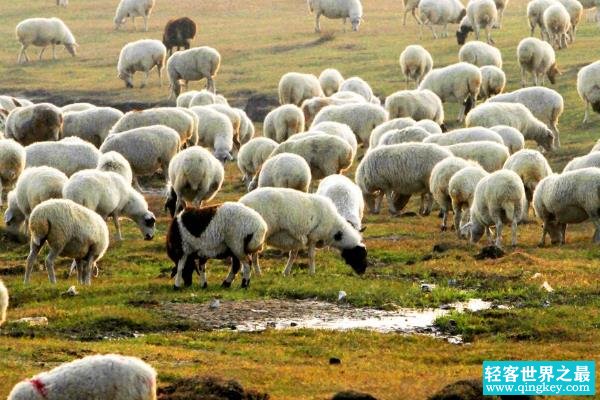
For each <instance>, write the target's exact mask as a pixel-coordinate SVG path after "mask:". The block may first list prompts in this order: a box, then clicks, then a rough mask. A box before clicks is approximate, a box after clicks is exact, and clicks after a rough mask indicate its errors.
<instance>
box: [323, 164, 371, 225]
mask: <svg viewBox="0 0 600 400" xmlns="http://www.w3.org/2000/svg"><path fill="white" fill-rule="evenodd" d="M316 194H318V195H321V196H325V197H328V198H329V199H331V201H332V202H333V205H334V206H335V208H336V209H337V211H338V213H339V214H340V215H341V216H342V217H343V218H345V219H346V221H348V222H349V223H350V225H352V227H353V228H354V229H356V230H357V231H358V232H364V230H365V229H366V227H363V226H362V219H363V214H364V209H365V202H364V199H363V196H362V192H361V190H360V188H359V187H358V186H357V185H356V184H355V183H354V182H352V180H350V179H349V178H347V177H345V176H344V175H329V176H328V177H327V178H325V179H323V180H322V181H321V183H319V187H318V188H317V193H316Z"/></svg>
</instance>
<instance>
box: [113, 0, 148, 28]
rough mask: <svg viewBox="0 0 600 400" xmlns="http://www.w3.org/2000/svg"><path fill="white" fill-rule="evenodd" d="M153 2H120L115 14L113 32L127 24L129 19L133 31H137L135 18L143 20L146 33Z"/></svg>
mask: <svg viewBox="0 0 600 400" xmlns="http://www.w3.org/2000/svg"><path fill="white" fill-rule="evenodd" d="M154 2H155V0H121V1H120V2H119V5H118V6H117V11H116V12H115V18H114V20H113V21H114V23H115V30H118V29H119V28H120V27H121V26H122V25H124V24H125V22H127V18H131V23H132V25H133V30H137V28H136V26H135V17H142V18H144V31H146V32H148V18H149V17H150V13H151V12H152V9H153V8H154Z"/></svg>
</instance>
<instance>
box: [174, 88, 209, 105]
mask: <svg viewBox="0 0 600 400" xmlns="http://www.w3.org/2000/svg"><path fill="white" fill-rule="evenodd" d="M201 92H205V93H206V94H207V95H206V96H205V97H206V102H205V103H203V104H197V105H199V106H204V105H207V104H214V102H215V95H214V94H213V93H211V92H209V91H208V90H206V89H202V90H188V91H187V92H183V93H181V94H180V95H179V96H177V99H176V101H175V104H176V105H177V107H182V108H188V107H189V106H190V102H191V101H192V99H193V98H194V97H195V96H196V95H197V94H199V93H201Z"/></svg>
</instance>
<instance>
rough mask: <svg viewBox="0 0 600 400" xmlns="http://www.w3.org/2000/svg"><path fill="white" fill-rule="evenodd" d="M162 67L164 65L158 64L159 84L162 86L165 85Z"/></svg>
mask: <svg viewBox="0 0 600 400" xmlns="http://www.w3.org/2000/svg"><path fill="white" fill-rule="evenodd" d="M162 68H163V67H162V65H157V66H156V72H157V73H158V84H159V85H160V87H163V81H162Z"/></svg>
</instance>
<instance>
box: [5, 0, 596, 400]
mask: <svg viewBox="0 0 600 400" xmlns="http://www.w3.org/2000/svg"><path fill="white" fill-rule="evenodd" d="M70 3H71V4H70V5H69V8H67V9H62V8H60V9H58V8H56V7H55V6H54V4H55V2H54V1H53V0H31V1H12V2H9V1H3V4H2V13H1V15H0V22H1V24H0V37H2V38H3V39H4V40H3V41H2V42H0V64H1V65H2V73H1V74H0V93H11V94H25V95H29V96H32V97H35V98H36V99H38V100H41V99H43V98H46V99H51V100H53V101H56V102H57V103H59V104H61V105H62V104H64V103H66V102H74V101H78V100H81V99H83V100H86V101H96V102H99V103H102V104H117V103H118V104H125V103H128V102H131V103H144V104H154V103H158V102H165V101H166V100H167V80H166V79H165V81H164V86H163V87H162V88H160V87H158V83H157V80H156V75H155V74H152V75H151V79H150V80H149V87H147V88H145V89H139V88H137V86H139V83H138V82H139V79H140V77H138V78H137V79H136V88H135V89H132V90H126V89H125V87H124V84H123V83H122V81H120V80H119V79H118V78H117V74H116V61H117V57H118V54H119V51H120V49H121V47H122V46H123V45H124V44H125V43H127V42H129V41H133V40H137V39H140V38H156V39H160V38H161V36H162V28H163V26H164V23H165V22H166V20H167V19H168V18H171V17H174V16H182V15H187V16H190V17H191V18H193V19H194V20H195V21H196V22H198V24H199V34H198V36H197V38H196V39H195V42H194V44H195V45H198V46H199V45H209V46H213V47H215V48H217V49H218V50H219V51H220V52H221V55H222V66H221V70H220V72H219V75H218V76H217V79H216V85H217V90H218V91H219V92H221V93H223V94H224V95H225V96H227V97H228V98H230V99H231V100H232V102H233V103H234V104H236V105H239V106H244V105H245V102H246V100H247V99H248V97H249V96H250V95H252V94H263V95H266V96H270V97H273V98H275V97H276V91H277V83H278V81H279V78H280V76H281V75H282V74H283V73H285V72H288V71H302V72H312V73H315V74H318V73H319V72H320V71H321V70H322V69H324V68H327V67H335V68H338V69H339V70H340V71H341V72H342V73H343V74H344V75H345V76H348V77H349V76H353V75H359V76H361V77H363V78H364V79H365V80H367V81H368V82H369V83H370V84H371V85H372V86H373V88H374V90H375V92H376V94H377V95H378V96H379V97H381V98H382V99H383V98H384V97H385V96H387V95H389V94H391V93H392V92H394V91H396V90H400V89H403V88H404V82H403V78H402V76H401V73H400V70H399V66H398V56H399V54H400V52H401V51H402V49H403V48H404V47H405V46H406V45H408V44H411V43H421V44H422V45H424V46H425V47H426V48H428V49H429V51H430V52H431V53H432V55H433V57H434V61H435V64H436V65H437V66H443V65H447V64H450V63H453V62H456V61H457V59H458V56H457V53H458V49H459V47H458V46H457V44H456V40H455V38H454V31H453V29H451V30H450V32H451V35H450V37H449V38H444V39H439V40H433V39H432V37H431V34H430V33H429V32H427V31H426V32H424V38H423V40H422V41H419V39H418V28H417V26H416V25H415V23H414V21H412V20H409V22H408V25H407V26H406V27H404V26H402V5H401V1H400V0H364V1H363V4H364V8H365V22H364V24H363V25H362V26H361V30H360V32H359V33H353V32H351V31H350V30H348V32H346V33H344V32H343V31H342V26H341V21H331V20H326V19H323V20H322V27H323V30H324V33H323V35H325V34H329V33H333V39H332V40H328V41H320V42H316V41H317V40H318V39H319V36H318V35H317V34H315V33H313V17H312V16H311V15H309V14H308V11H307V7H306V4H305V1H303V0H269V1H267V0H254V1H233V0H220V1H206V0H174V1H166V0H157V6H156V9H155V11H154V13H153V15H152V17H151V19H150V31H149V32H147V33H144V32H140V31H138V32H133V31H132V29H131V26H126V27H125V29H124V30H122V31H118V32H114V31H113V30H112V26H113V25H112V18H113V15H114V9H115V7H116V3H117V1H116V0H115V1H106V0H103V1H85V0H71V1H70ZM525 6H526V2H525V1H524V0H512V1H511V2H510V4H509V7H508V10H507V12H506V13H505V19H504V27H503V29H502V30H499V31H498V30H495V31H494V38H495V40H496V44H497V46H498V47H499V48H500V50H501V51H502V54H503V57H504V70H505V72H506V73H507V78H508V88H507V89H508V90H513V89H516V88H518V87H519V82H520V74H519V71H518V66H517V64H516V61H515V52H516V46H517V44H518V42H519V41H520V40H521V38H523V37H524V36H526V35H527V34H528V27H527V24H526V19H525ZM34 16H36V17H37V16H59V17H61V18H62V19H63V20H64V21H65V22H66V23H67V24H68V25H69V26H70V27H71V29H72V31H73V33H74V35H75V36H76V38H77V40H78V43H79V44H80V46H81V47H80V53H79V55H78V57H77V58H74V59H73V58H71V57H70V56H67V54H66V52H65V51H63V50H62V49H61V50H60V51H58V55H59V60H57V61H51V60H49V59H48V57H49V56H50V52H47V53H46V59H44V60H43V61H42V62H37V61H35V62H32V63H30V64H28V65H17V64H16V59H17V54H18V50H19V45H18V42H17V41H16V39H14V27H15V25H16V24H17V23H18V22H19V21H20V20H22V19H25V18H27V17H34ZM137 22H138V28H140V27H141V26H142V23H141V22H142V21H141V20H138V21H137ZM599 29H600V28H598V27H597V26H596V25H595V24H593V23H591V22H586V20H585V18H583V22H582V24H581V25H580V27H579V30H578V35H577V41H576V42H575V44H574V45H573V46H571V47H570V48H569V49H567V50H564V51H561V52H559V53H558V54H557V59H558V63H559V66H560V67H561V69H562V70H563V71H564V74H563V75H562V76H561V77H559V80H558V83H557V85H555V87H554V88H555V89H556V90H558V91H559V92H560V93H561V94H562V95H563V96H564V98H565V112H564V114H563V117H562V119H561V122H560V130H561V142H562V144H563V147H562V148H561V149H560V150H558V151H557V152H555V153H552V154H550V155H548V157H549V160H550V162H551V164H552V166H553V168H555V169H556V170H560V169H561V168H562V166H564V164H565V163H566V162H567V161H568V160H570V159H571V158H572V157H574V156H576V155H580V154H583V153H585V152H587V151H588V150H589V148H590V147H591V146H592V144H593V142H594V141H595V140H596V139H597V138H598V137H599V135H598V134H597V132H598V128H599V127H600V116H598V115H594V116H593V119H592V120H593V122H592V124H590V125H589V126H583V125H582V124H581V120H582V119H583V111H584V105H583V103H582V102H581V101H580V99H579V97H578V95H577V92H576V90H575V81H576V74H577V71H578V70H579V68H580V67H582V66H584V65H587V64H589V63H591V62H593V61H596V59H597V58H598V57H600V53H599V52H598V49H600V39H598V34H599ZM35 51H37V50H33V49H30V50H29V54H30V57H32V58H34V57H35V54H36V53H35ZM199 87H201V85H200V84H198V83H192V84H191V89H197V88H199ZM446 111H447V116H448V119H449V120H451V121H453V120H454V118H455V116H456V112H457V109H456V107H454V106H450V107H447V108H446ZM239 180H240V176H239V172H238V170H237V168H236V167H235V165H233V164H230V165H228V166H227V178H226V184H225V186H224V189H223V190H222V192H221V193H219V195H218V196H217V197H216V199H215V201H218V202H221V201H225V200H235V199H237V198H239V197H240V195H241V193H243V188H242V187H241V185H240V183H239ZM149 202H150V204H151V208H152V210H153V211H154V212H155V213H156V214H157V215H158V216H159V225H158V234H157V237H156V238H155V240H154V241H152V242H145V241H143V240H141V235H140V234H139V232H138V231H137V228H136V227H135V226H134V224H133V223H132V222H130V221H125V222H124V224H123V225H124V237H125V240H124V241H123V242H122V243H112V244H111V247H110V249H109V251H108V252H107V255H106V256H105V257H104V259H103V260H102V261H101V263H100V268H101V274H100V276H99V277H98V278H97V279H95V280H94V281H93V285H92V287H90V288H79V290H80V292H81V293H80V295H79V296H76V297H66V296H62V295H61V293H62V292H64V291H66V289H67V288H68V287H69V286H70V285H72V284H73V283H74V282H75V280H74V279H72V278H71V279H67V278H66V276H64V273H65V271H66V270H67V268H68V265H69V264H70V263H69V262H68V260H65V259H61V260H60V263H59V264H58V265H57V269H58V271H59V273H58V277H59V283H58V284H57V285H56V286H51V285H50V284H48V283H47V278H46V273H45V271H41V272H40V271H38V272H35V274H34V276H33V281H32V283H31V285H29V286H28V287H25V286H23V284H22V283H21V279H22V273H23V268H24V264H25V258H26V255H27V252H28V246H27V245H23V244H16V243H14V242H11V241H8V240H7V239H6V238H5V237H0V277H1V278H2V279H3V280H4V281H5V282H6V284H7V286H8V287H9V290H10V292H11V296H12V297H11V308H10V309H9V319H11V320H14V319H19V318H22V317H28V316H46V317H48V319H49V321H50V324H49V326H48V327H45V328H26V327H23V326H20V325H17V324H11V323H9V324H8V325H6V326H4V327H3V328H2V329H0V398H3V397H5V396H6V395H7V394H8V392H9V391H10V389H11V388H12V386H13V385H14V384H15V383H16V382H18V381H20V380H21V379H23V378H25V377H27V376H30V375H31V374H34V373H37V372H39V371H42V370H46V369H49V368H51V367H53V366H55V365H57V364H58V363H60V362H63V361H67V360H71V359H73V358H76V357H80V356H84V355H87V354H91V353H96V352H119V353H125V354H130V355H136V356H140V357H143V358H144V359H145V360H146V361H148V362H149V363H151V364H152V365H153V366H154V367H155V368H156V369H157V370H158V372H159V379H160V382H161V384H162V385H164V384H167V383H169V382H172V381H173V380H174V379H176V378H180V377H184V378H186V377H187V378H189V377H193V376H196V375H202V374H215V375H219V376H224V377H227V378H235V379H238V380H239V381H240V382H241V383H242V384H243V385H244V386H247V387H252V388H255V389H259V390H263V391H267V392H269V393H270V394H271V395H272V397H273V398H274V399H325V398H328V397H330V396H331V395H332V394H333V393H335V392H336V391H339V390H342V389H355V390H360V391H365V392H369V393H371V394H373V395H374V396H376V397H377V398H379V399H390V400H391V399H399V398H403V399H424V398H426V397H427V396H428V395H431V394H432V393H434V392H435V391H437V390H438V389H439V388H441V387H442V386H444V385H445V384H448V383H450V382H453V381H455V380H457V379H462V378H469V377H477V376H479V375H480V373H481V363H482V361H483V360H490V359H551V360H562V359H588V360H591V359H597V358H598V354H600V331H599V328H600V296H599V295H600V286H599V284H598V282H599V281H600V262H599V261H598V259H599V257H600V249H599V248H598V247H595V246H593V245H592V244H591V241H590V239H591V235H592V228H591V227H590V226H588V225H579V226H574V227H572V228H569V236H568V244H567V245H565V246H562V247H560V248H557V247H553V248H550V247H546V248H538V247H537V242H538V240H539V235H540V233H541V226H540V224H539V222H537V221H536V222H535V223H532V224H528V225H524V226H522V227H520V228H519V233H520V235H519V245H518V247H517V248H516V249H514V250H512V249H509V254H508V255H507V256H506V257H504V258H501V259H498V260H488V261H475V260H474V259H473V257H472V256H473V255H474V254H475V253H476V252H478V250H479V246H469V245H467V244H465V243H463V242H458V241H457V240H456V239H455V236H454V233H453V232H444V233H441V232H440V231H439V223H440V221H439V220H438V219H437V217H436V216H435V215H433V214H436V213H433V214H432V216H429V217H426V218H423V217H407V218H391V217H390V216H389V215H388V214H387V212H383V213H382V214H381V215H378V216H371V215H368V216H367V217H366V225H367V226H368V228H367V231H366V232H365V240H366V243H367V246H368V249H369V257H370V261H371V268H370V269H369V270H368V271H367V273H366V274H365V276H364V277H357V276H355V275H353V274H352V273H351V270H350V268H349V267H347V266H345V265H344V264H343V261H342V260H341V258H340V257H339V256H338V254H337V253H336V252H334V251H328V250H321V251H319V253H318V256H317V257H318V258H317V274H316V276H314V277H310V276H308V273H307V266H306V261H305V260H304V259H303V258H301V259H300V263H299V264H298V265H297V267H296V269H295V272H294V275H293V276H291V277H288V278H283V277H282V276H281V271H282V269H283V264H284V263H285V257H284V256H283V255H279V253H278V252H277V251H269V253H268V254H267V255H268V256H267V257H265V258H264V261H263V269H264V271H265V273H264V276H263V277H260V278H256V277H254V278H253V280H252V284H251V288H250V289H249V290H247V291H244V290H240V289H239V280H238V281H236V282H235V284H234V287H233V288H232V289H228V290H224V289H221V288H220V287H219V284H220V282H221V280H222V279H223V278H224V276H225V274H226V266H225V265H224V264H223V263H221V262H210V263H209V267H208V268H209V289H208V290H201V289H199V288H198V287H197V285H195V286H194V287H193V288H192V289H187V290H183V291H181V292H174V291H173V290H172V289H171V286H172V282H171V280H170V279H169V276H168V271H169V270H170V267H171V265H170V262H169V261H168V259H167V256H166V252H165V250H164V232H165V230H166V226H167V224H168V218H167V217H166V215H165V214H164V212H163V209H162V199H161V198H160V197H159V196H149ZM415 204H416V203H415V202H414V201H413V202H411V203H410V205H409V207H408V208H409V209H410V210H416V206H415ZM111 225H112V224H111ZM110 229H111V232H113V227H112V226H110ZM440 242H444V243H447V244H449V247H450V250H449V251H447V252H444V253H440V254H433V257H429V255H430V254H431V252H432V247H433V245H434V244H436V243H440ZM505 242H506V243H508V241H505ZM538 272H539V273H541V274H542V277H539V278H534V274H536V273H538ZM421 281H425V282H428V283H435V284H437V288H436V289H435V290H434V291H433V292H432V293H422V292H421V290H420V282H421ZM544 281H547V282H548V283H549V284H550V285H551V286H552V287H553V288H554V292H552V293H548V292H546V291H545V290H543V289H542V288H541V284H542V282H544ZM339 290H344V291H346V292H347V293H348V301H349V302H350V303H351V304H352V305H355V306H374V307H383V308H393V307H394V306H401V307H429V306H438V305H441V304H444V303H448V302H452V301H456V300H464V299H467V298H483V299H485V300H490V301H494V302H496V303H497V304H506V305H509V306H511V307H512V308H510V309H508V310H507V309H494V310H489V311H485V312H481V313H476V314H471V313H468V314H464V315H451V316H450V317H447V318H442V319H440V320H439V321H438V326H439V327H440V329H442V330H443V331H444V332H446V333H450V334H461V335H463V336H464V338H465V340H466V342H467V344H465V345H462V346H458V345H451V344H448V343H446V342H444V341H442V340H438V339H433V338H430V337H426V336H404V335H400V334H376V333H369V332H363V331H352V332H328V331H310V330H298V331H267V332H265V333H261V334H258V333H236V332H229V331H213V332H205V331H201V330H199V329H198V326H197V325H196V324H195V323H194V322H192V321H189V320H186V319H181V318H174V317H173V316H172V315H170V314H168V313H166V311H165V310H164V308H163V307H162V304H163V303H164V302H177V303H204V302H206V301H209V300H211V299H213V298H215V297H217V298H220V299H222V300H243V299H305V298H318V299H321V300H330V301H334V300H335V299H336V298H337V294H338V291H339ZM451 320H452V321H451ZM138 334H141V336H140V335H138ZM103 338H106V339H103ZM329 357H339V358H341V359H342V364H341V365H339V366H335V365H334V366H330V365H329V363H328V360H329Z"/></svg>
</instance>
